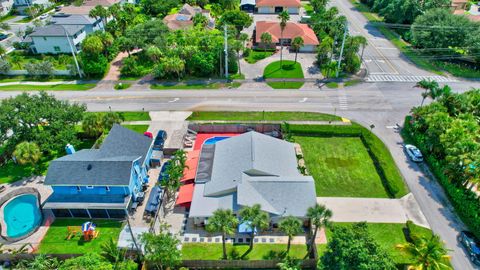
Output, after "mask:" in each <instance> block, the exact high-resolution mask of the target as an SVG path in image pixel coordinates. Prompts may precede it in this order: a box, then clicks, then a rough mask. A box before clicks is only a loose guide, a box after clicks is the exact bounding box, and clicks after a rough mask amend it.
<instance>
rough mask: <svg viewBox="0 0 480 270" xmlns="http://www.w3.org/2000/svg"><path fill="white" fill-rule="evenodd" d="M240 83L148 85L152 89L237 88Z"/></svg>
mask: <svg viewBox="0 0 480 270" xmlns="http://www.w3.org/2000/svg"><path fill="white" fill-rule="evenodd" d="M240 85H241V83H239V82H232V83H208V84H184V83H179V84H174V85H164V84H152V85H151V86H150V88H151V89H153V90H181V89H220V88H238V87H240Z"/></svg>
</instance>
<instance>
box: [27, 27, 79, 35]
mask: <svg viewBox="0 0 480 270" xmlns="http://www.w3.org/2000/svg"><path fill="white" fill-rule="evenodd" d="M83 28H84V26H82V25H64V26H62V25H56V24H51V25H47V26H42V27H38V28H36V29H35V31H34V32H33V33H31V34H30V35H29V36H30V37H60V36H62V37H64V36H65V30H66V31H67V33H68V34H69V35H74V34H76V33H78V32H79V31H80V30H82V29H83Z"/></svg>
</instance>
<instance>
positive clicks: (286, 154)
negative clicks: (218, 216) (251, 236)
mask: <svg viewBox="0 0 480 270" xmlns="http://www.w3.org/2000/svg"><path fill="white" fill-rule="evenodd" d="M206 149H207V150H209V151H207V152H206V153H205V151H204V149H202V153H201V155H200V162H199V171H198V172H197V179H196V185H195V190H194V193H193V200H192V205H191V208H190V216H192V217H208V216H211V215H212V213H213V211H215V210H216V209H218V208H224V209H225V208H228V209H232V210H234V211H236V210H237V209H238V208H239V207H240V206H251V205H254V204H260V205H261V206H262V209H263V210H264V211H267V212H268V213H270V214H272V215H274V216H283V215H293V216H297V217H304V216H305V214H306V211H307V209H308V207H310V206H312V205H315V203H316V195H315V184H314V180H313V178H312V177H311V176H303V175H301V174H300V173H299V172H298V169H297V158H296V155H295V149H294V145H293V144H292V143H289V142H286V141H283V140H279V139H276V138H273V137H270V136H267V135H263V134H261V133H257V132H253V131H252V132H248V133H244V134H242V135H239V136H236V137H232V138H229V139H225V140H223V141H219V142H217V143H216V144H215V147H214V148H213V149H214V156H213V166H212V173H211V177H210V179H208V173H207V172H203V171H202V169H201V168H202V166H204V167H205V169H206V171H208V170H207V169H209V168H208V167H209V166H207V165H208V164H203V165H202V164H201V162H202V161H205V162H212V158H211V157H210V158H208V159H204V158H203V157H202V156H203V155H204V154H208V155H211V154H212V153H211V150H212V147H209V145H207V147H206ZM200 173H203V174H204V175H203V176H202V177H201V179H200V180H201V181H198V178H199V175H198V174H200Z"/></svg>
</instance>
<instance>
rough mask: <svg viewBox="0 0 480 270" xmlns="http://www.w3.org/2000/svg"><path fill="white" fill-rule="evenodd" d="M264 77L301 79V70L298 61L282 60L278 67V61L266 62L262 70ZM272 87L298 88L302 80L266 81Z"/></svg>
mask: <svg viewBox="0 0 480 270" xmlns="http://www.w3.org/2000/svg"><path fill="white" fill-rule="evenodd" d="M263 77H264V78H265V79H302V78H303V71H302V66H301V65H300V63H298V62H297V63H295V62H294V61H290V60H283V64H282V66H281V67H280V61H276V62H273V63H270V64H268V66H266V67H265V70H264V71H263ZM267 84H268V85H269V86H270V87H272V88H274V89H298V88H300V87H302V85H303V82H288V81H286V82H267Z"/></svg>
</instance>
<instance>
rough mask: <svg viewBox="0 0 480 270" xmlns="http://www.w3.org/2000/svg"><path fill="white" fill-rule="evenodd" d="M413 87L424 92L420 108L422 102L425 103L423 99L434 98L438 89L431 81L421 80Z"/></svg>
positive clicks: (435, 83) (434, 82)
mask: <svg viewBox="0 0 480 270" xmlns="http://www.w3.org/2000/svg"><path fill="white" fill-rule="evenodd" d="M414 87H417V88H421V89H423V90H424V92H423V93H422V103H421V104H420V107H421V106H423V102H425V99H426V98H427V97H429V96H436V94H435V93H436V92H437V89H438V88H439V86H438V83H437V82H436V81H431V80H425V79H423V80H421V81H419V82H417V83H416V84H415V86H414Z"/></svg>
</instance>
